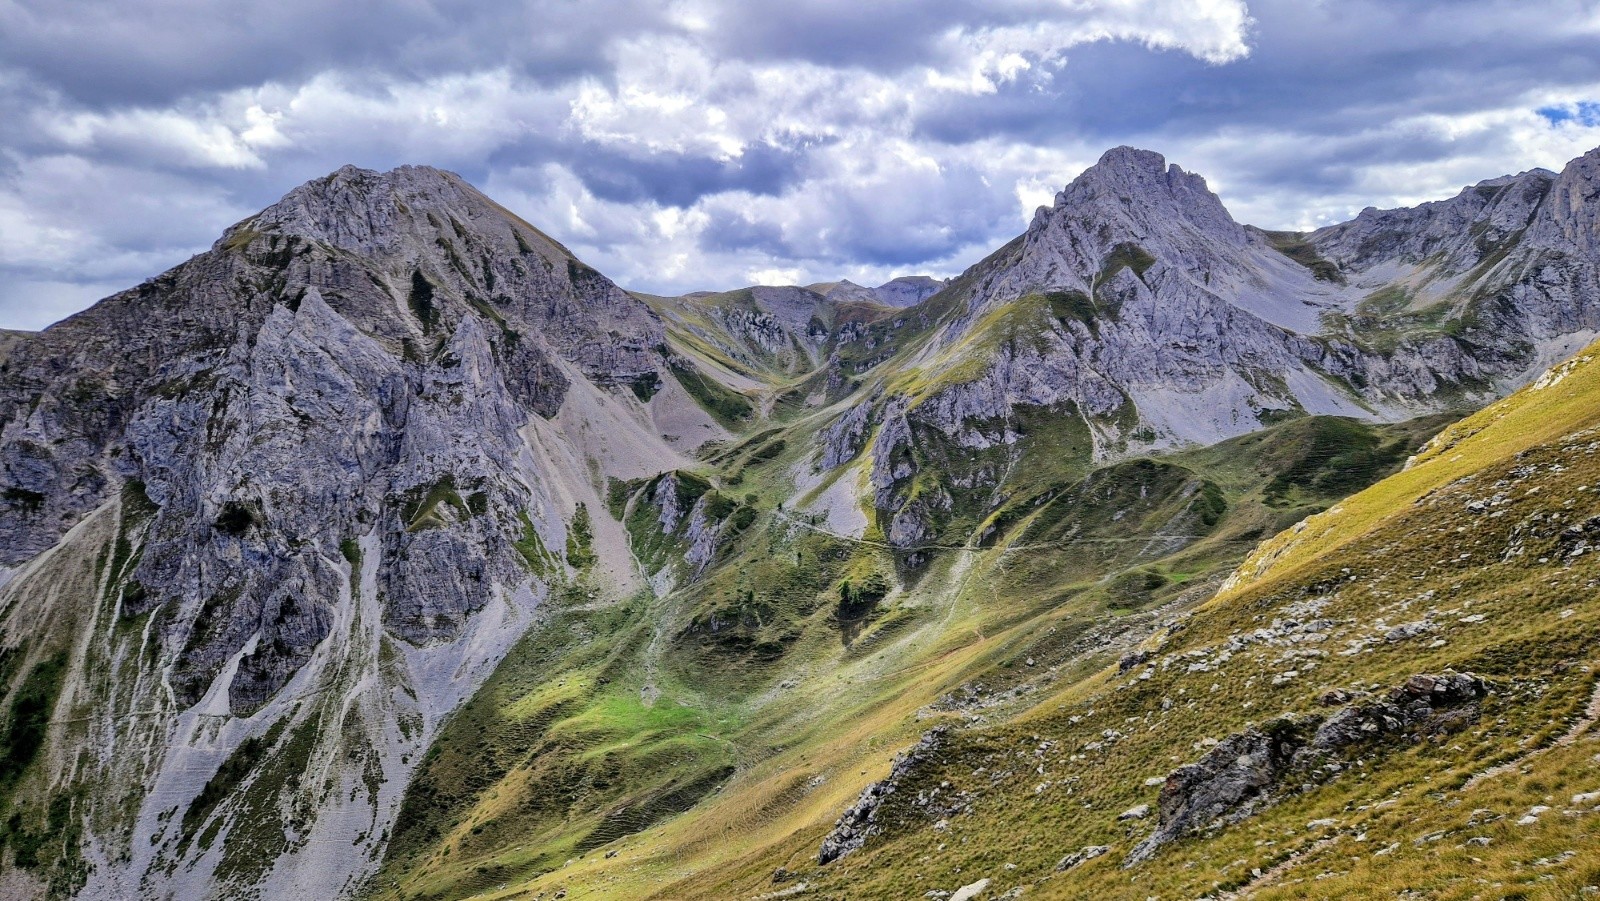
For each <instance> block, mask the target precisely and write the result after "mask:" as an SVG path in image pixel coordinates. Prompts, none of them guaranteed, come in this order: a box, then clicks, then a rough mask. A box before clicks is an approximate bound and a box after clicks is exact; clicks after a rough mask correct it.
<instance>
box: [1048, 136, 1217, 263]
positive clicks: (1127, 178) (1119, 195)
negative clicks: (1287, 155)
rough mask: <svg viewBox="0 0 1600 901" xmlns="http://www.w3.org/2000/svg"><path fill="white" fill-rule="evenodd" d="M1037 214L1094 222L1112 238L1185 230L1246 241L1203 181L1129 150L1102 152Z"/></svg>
mask: <svg viewBox="0 0 1600 901" xmlns="http://www.w3.org/2000/svg"><path fill="white" fill-rule="evenodd" d="M1042 215H1044V216H1045V217H1046V218H1048V219H1059V218H1061V217H1063V216H1068V217H1072V218H1074V219H1080V220H1090V219H1099V220H1101V221H1103V222H1105V223H1106V224H1107V225H1110V226H1111V230H1112V231H1113V232H1120V233H1121V234H1119V235H1116V236H1117V237H1125V238H1139V237H1144V236H1148V235H1153V234H1159V233H1161V232H1164V231H1169V230H1171V229H1172V228H1173V227H1175V226H1179V227H1181V226H1187V227H1190V228H1198V229H1201V230H1204V231H1206V232H1207V233H1210V234H1211V235H1212V236H1213V237H1221V236H1227V237H1231V238H1233V239H1234V240H1235V241H1236V242H1239V243H1242V242H1244V241H1245V240H1246V238H1245V233H1244V229H1243V228H1242V227H1240V226H1239V224H1238V223H1236V222H1234V221H1233V217H1232V216H1230V215H1229V214H1228V211H1227V210H1226V209H1225V208H1224V207H1223V206H1222V201H1221V200H1220V199H1219V198H1218V197H1217V195H1215V194H1213V193H1212V192H1211V189H1210V188H1209V187H1208V186H1207V185H1206V180H1205V179H1204V178H1201V177H1200V176H1199V175H1196V174H1194V173H1192V172H1187V171H1185V170H1184V169H1182V168H1181V167H1179V166H1178V165H1176V164H1173V165H1170V166H1169V165H1168V164H1167V161H1166V158H1165V157H1163V156H1162V155H1161V154H1159V153H1155V152H1153V151H1149V150H1140V149H1138V148H1135V147H1116V148H1113V149H1111V150H1108V151H1106V152H1105V153H1104V154H1103V155H1101V157H1100V160H1099V162H1097V163H1095V164H1094V165H1093V166H1090V167H1089V168H1088V169H1086V170H1084V172H1083V174H1081V175H1079V176H1078V177H1077V178H1075V179H1073V181H1072V183H1071V184H1069V185H1067V187H1066V188H1065V189H1064V190H1062V191H1061V193H1059V194H1057V195H1056V199H1055V205H1054V206H1053V207H1052V208H1051V209H1050V210H1049V211H1048V212H1047V213H1044V214H1042ZM1035 225H1036V226H1037V225H1038V220H1037V219H1036V220H1035ZM1118 226H1120V228H1118Z"/></svg>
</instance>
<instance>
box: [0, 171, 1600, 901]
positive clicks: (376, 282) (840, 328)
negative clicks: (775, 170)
mask: <svg viewBox="0 0 1600 901" xmlns="http://www.w3.org/2000/svg"><path fill="white" fill-rule="evenodd" d="M1597 336H1600V150H1596V151H1593V152H1591V153H1589V154H1587V155H1585V156H1583V157H1580V158H1578V159H1576V160H1573V161H1572V162H1571V163H1569V164H1568V165H1567V166H1566V167H1565V168H1564V169H1563V171H1562V172H1560V173H1554V172H1550V171H1547V170H1541V169H1535V170H1531V171H1529V172H1524V173H1522V174H1520V175H1516V176H1506V177H1503V178H1497V179H1492V180H1489V181H1485V182H1481V183H1479V184H1477V185H1474V186H1471V187H1468V188H1466V189H1464V190H1463V191H1461V192H1460V193H1459V194H1457V195H1456V196H1455V197H1452V198H1450V199H1448V200H1443V201H1438V202H1434V203H1428V204H1423V205H1422V206H1419V207H1416V208H1411V209H1400V210H1376V209H1367V210H1364V211H1363V212H1362V213H1361V214H1360V215H1359V216H1357V217H1356V218H1355V219H1354V220H1352V221H1350V222H1347V223H1343V224H1340V225H1334V226H1329V227H1326V228H1322V229H1319V230H1317V231H1314V232H1309V233H1288V232H1272V231H1264V230H1261V229H1257V228H1254V227H1252V226H1248V225H1242V224H1240V223H1238V222H1236V221H1235V220H1234V219H1233V218H1232V216H1231V215H1230V214H1229V213H1228V211H1227V210H1226V209H1225V208H1224V206H1223V205H1222V203H1221V202H1220V200H1219V199H1218V198H1217V196H1216V195H1215V194H1213V193H1212V192H1211V191H1210V190H1209V189H1208V188H1207V186H1206V183H1205V181H1204V180H1203V179H1202V178H1201V177H1199V176H1197V175H1194V174H1192V173H1189V172H1185V171H1184V170H1182V169H1181V168H1179V167H1177V166H1175V165H1171V166H1169V165H1168V164H1167V162H1166V161H1165V160H1164V159H1163V158H1162V157H1161V156H1160V155H1158V154H1155V153H1151V152H1149V151H1144V150H1136V149H1133V148H1127V147H1122V148H1116V149H1114V150H1111V151H1108V152H1107V153H1106V154H1105V155H1104V156H1103V157H1102V158H1101V159H1100V160H1099V162H1097V163H1096V164H1095V165H1094V166H1093V167H1091V168H1090V169H1088V170H1087V171H1085V172H1084V173H1083V174H1082V175H1080V176H1079V177H1078V178H1076V179H1075V180H1074V181H1073V182H1072V183H1071V184H1069V185H1068V186H1067V187H1066V188H1065V189H1064V190H1063V191H1062V192H1061V193H1060V194H1058V195H1057V196H1056V198H1055V200H1054V203H1053V204H1052V205H1051V206H1050V207H1047V208H1040V209H1039V211H1038V212H1037V214H1036V215H1035V216H1034V218H1033V220H1032V222H1031V223H1030V224H1029V226H1028V228H1027V230H1026V231H1025V232H1024V233H1023V234H1022V235H1020V236H1018V237H1017V238H1016V239H1014V240H1012V241H1011V242H1009V243H1007V244H1006V245H1005V246H1003V247H1001V248H999V249H998V250H996V251H995V252H994V253H992V254H991V255H989V256H988V257H987V258H985V259H983V260H982V261H980V262H978V263H976V264H975V265H973V266H972V267H971V268H969V269H968V270H967V271H966V272H964V273H963V274H962V275H960V276H959V277H957V278H954V279H951V280H949V281H940V280H936V279H931V278H926V277H908V278H899V279H895V280H893V281H891V282H889V283H888V284H886V285H882V286H879V287H876V288H866V287H863V286H859V285H855V284H852V283H850V282H847V281H840V282H833V283H823V284H815V285H810V286H805V287H800V286H754V287H748V288H743V289H739V290H735V291H728V292H721V293H715V292H700V293H695V294H689V295H685V296H681V297H660V296H652V295H647V294H642V293H638V292H630V291H626V290H624V289H623V288H621V287H619V286H618V285H616V284H615V283H613V282H612V281H611V280H609V279H608V278H607V277H606V276H604V275H603V274H601V273H600V272H598V271H596V270H595V269H593V268H592V267H590V266H588V265H586V264H585V263H583V262H582V261H580V260H578V259H577V258H576V257H575V256H574V255H573V254H572V253H571V252H570V251H568V250H567V249H566V248H565V247H563V246H562V245H561V244H560V243H558V242H557V241H556V240H554V239H553V238H551V237H550V236H548V235H546V234H545V233H543V232H541V231H540V230H539V229H537V228H536V227H534V226H533V225H530V224H528V223H526V222H524V221H522V220H521V219H519V218H518V217H517V216H516V215H514V214H513V213H511V212H509V211H508V210H506V209H505V208H503V207H501V206H500V205H498V204H496V203H495V202H494V201H493V200H491V199H489V198H488V197H486V196H484V195H483V194H482V193H480V192H478V191H477V190H476V189H474V188H473V187H472V186H470V185H469V184H467V183H466V182H465V181H464V180H462V179H461V178H460V177H459V176H456V175H454V174H451V173H448V172H443V171H440V170H437V169H431V168H427V167H402V168H399V169H396V170H393V171H391V172H387V173H377V172H372V171H367V170H362V169H357V168H354V167H345V168H343V169H340V170H338V171H337V172H334V173H332V174H331V175H329V176H327V177H325V178H322V179H318V180H315V181H312V182H309V183H307V184H305V185H302V186H300V187H299V188H296V189H295V190H293V191H291V192H290V193H289V194H288V195H286V196H285V197H284V198H283V199H282V200H281V201H279V202H278V203H277V204H275V205H273V206H272V207H270V208H268V209H266V210H264V211H262V212H261V213H259V214H256V215H255V216H252V217H250V218H248V219H246V220H244V221H242V222H240V223H238V224H236V225H234V226H232V227H231V228H229V229H228V230H227V231H226V232H225V233H224V234H223V235H222V237H221V238H220V239H219V240H218V241H217V243H216V244H215V245H213V246H212V248H211V249H210V250H209V251H207V252H205V253H202V254H200V255H198V256H196V257H194V258H193V259H191V260H189V261H188V262H186V263H183V264H181V265H180V266H178V267H176V268H174V269H172V270H170V271H168V272H166V273H163V274H161V275H159V276H157V277H155V278H153V279H151V280H149V281H147V282H145V283H144V284H142V285H139V286H137V287H135V288H132V289H130V290H127V291H124V292H122V293H119V294H116V295H113V296H112V297H109V298H106V299H105V300H103V301H101V302H100V303H99V304H97V305H95V306H94V307H92V308H91V309H89V310H86V311H84V312H82V313H79V314H77V315H75V316H73V317H70V318H69V319H67V320H64V321H63V322H61V323H58V324H56V325H54V326H52V327H50V328H48V329H46V330H44V331H42V332H38V333H20V332H3V333H0V691H3V693H0V715H3V717H4V719H3V726H0V744H3V746H4V748H3V750H4V754H3V755H0V760H3V762H0V841H3V843H4V844H3V851H0V895H4V896H6V897H18V898H32V897H78V898H95V899H101V898H104V899H114V898H128V897H144V898H174V899H176V898H185V899H187V898H209V897H216V898H224V897H225V898H252V897H253V898H262V899H276V898H318V899H321V898H335V897H352V898H354V897H372V898H437V899H447V898H465V897H528V898H554V897H566V898H607V897H610V898H640V897H658V898H698V897H705V898H729V897H741V898H742V897H765V898H777V897H803V898H851V899H855V898H877V897H882V898H902V897H922V896H928V897H940V898H952V899H959V901H968V899H978V898H984V899H987V898H1002V897H1004V898H1015V897H1021V896H1024V895H1026V896H1028V897H1033V896H1039V897H1084V896H1087V895H1091V894H1092V895H1095V896H1105V897H1127V898H1141V899H1143V898H1149V897H1159V898H1180V897H1181V898H1193V897H1215V898H1222V897H1242V896H1245V895H1259V896H1260V897H1264V898H1265V897H1336V896H1348V895H1349V894H1351V893H1352V892H1355V893H1359V892H1361V891H1366V890H1368V889H1370V888H1371V886H1375V885H1381V886H1394V887H1395V888H1394V892H1400V891H1410V892H1413V894H1411V895H1405V896H1406V897H1438V898H1446V897H1450V898H1455V897H1460V898H1468V897H1491V896H1492V897H1536V896H1549V897H1573V896H1575V895H1576V894H1577V893H1578V892H1580V891H1582V890H1584V889H1585V888H1586V887H1589V886H1595V885H1600V855H1597V854H1596V853H1595V852H1594V851H1593V850H1592V849H1593V848H1594V847H1596V845H1595V843H1594V841H1593V838H1594V835H1595V830H1596V828H1597V824H1600V815H1591V811H1593V810H1594V808H1595V807H1596V806H1600V795H1597V794H1593V793H1594V792H1597V791H1600V773H1596V772H1595V770H1594V764H1593V760H1594V759H1600V757H1596V753H1597V752H1600V748H1595V747H1594V746H1593V737H1592V735H1591V733H1590V732H1589V731H1588V729H1589V726H1590V725H1592V723H1593V722H1594V721H1595V720H1596V719H1597V718H1600V705H1597V704H1596V703H1594V702H1593V701H1592V700H1591V694H1590V693H1591V690H1592V689H1593V686H1594V679H1593V676H1592V673H1591V668H1592V667H1593V666H1595V665H1600V659H1596V657H1595V653H1594V650H1593V649H1594V648H1595V647H1597V646H1600V645H1597V644H1596V641H1595V638H1596V637H1597V636H1596V634H1595V631H1594V630H1596V629H1600V607H1595V606H1594V605H1593V603H1592V602H1591V600H1590V599H1591V598H1592V597H1593V594H1594V592H1593V588H1594V587H1595V580H1594V577H1593V571H1592V570H1591V569H1589V568H1588V564H1589V561H1590V559H1591V558H1590V557H1588V556H1587V554H1588V553H1589V551H1590V550H1591V549H1592V547H1593V546H1595V538H1594V535H1595V534H1596V533H1597V532H1600V525H1597V523H1600V509H1596V508H1597V507H1600V497H1597V496H1596V495H1597V491H1596V490H1595V489H1596V488H1600V481H1597V480H1600V474H1594V475H1591V474H1590V473H1589V470H1591V469H1594V468H1595V467H1596V466H1597V465H1600V464H1597V463H1596V462H1595V459H1594V456H1593V455H1594V449H1595V448H1596V447H1600V439H1597V438H1595V436H1594V433H1593V429H1594V428H1596V427H1597V426H1600V381H1597V380H1600V368H1596V367H1597V366H1600V364H1596V363H1595V362H1594V360H1595V357H1596V351H1595V350H1594V349H1592V348H1590V349H1586V348H1589V345H1590V344H1591V342H1593V341H1594V340H1595V338H1596V337H1597ZM1552 367H1554V368H1552ZM1463 417H1465V418H1463ZM1458 420H1459V421H1458ZM1452 423H1454V424H1452ZM1569 787H1570V788H1571V790H1570V791H1569V790H1568V789H1569ZM1568 795H1571V796H1574V797H1572V800H1571V801H1570V803H1568V802H1567V798H1566V796H1568ZM1578 796H1582V798H1583V799H1582V800H1580V797H1578ZM1536 808H1538V809H1537V811H1536V810H1535V809H1536ZM1558 808H1559V809H1558ZM1524 821H1526V822H1524ZM1308 823H1309V824H1310V825H1307V824H1308ZM1480 839H1484V841H1481V842H1480V841H1479V840H1480ZM1473 860H1476V861H1477V863H1473V862H1471V861H1473ZM1441 861H1442V862H1443V863H1442V864H1441ZM1484 861H1487V863H1485V862H1484ZM1545 877H1549V878H1545ZM1478 879H1481V880H1484V881H1483V882H1482V883H1481V884H1480V883H1478V882H1474V880H1478ZM1483 886H1488V887H1483ZM1513 886H1515V887H1514V888H1513ZM913 888H914V889H915V890H914V891H913ZM1385 891H1387V889H1386V890H1385ZM1595 891H1596V892H1600V888H1596V889H1595ZM1394 892H1388V893H1387V894H1386V895H1385V896H1388V895H1390V894H1394ZM1475 892H1476V893H1477V894H1474V893H1475ZM1486 892H1501V893H1500V894H1492V895H1491V894H1485V893H1486ZM1552 893H1553V894H1552Z"/></svg>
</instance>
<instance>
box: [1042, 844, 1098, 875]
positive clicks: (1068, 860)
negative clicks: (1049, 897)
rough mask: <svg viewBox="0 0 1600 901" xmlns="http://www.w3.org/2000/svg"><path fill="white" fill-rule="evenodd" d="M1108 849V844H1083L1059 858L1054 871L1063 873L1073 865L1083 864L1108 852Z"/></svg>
mask: <svg viewBox="0 0 1600 901" xmlns="http://www.w3.org/2000/svg"><path fill="white" fill-rule="evenodd" d="M1110 851H1111V846H1110V845H1085V846H1084V847H1082V848H1079V849H1078V850H1076V851H1074V852H1072V853H1071V854H1068V855H1067V856H1066V857H1063V858H1061V860H1060V862H1058V863H1057V864H1056V872H1057V873H1063V872H1066V871H1067V870H1071V869H1073V868H1075V867H1079V866H1082V865H1083V864H1086V863H1088V862H1089V861H1091V860H1094V859H1095V858H1096V857H1100V856H1102V855H1105V854H1108V853H1110Z"/></svg>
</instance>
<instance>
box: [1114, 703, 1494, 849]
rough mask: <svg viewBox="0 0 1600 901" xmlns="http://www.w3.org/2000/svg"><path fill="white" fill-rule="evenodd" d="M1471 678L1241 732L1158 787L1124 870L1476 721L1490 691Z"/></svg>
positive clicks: (1168, 777) (1176, 772)
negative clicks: (1358, 757) (1397, 746)
mask: <svg viewBox="0 0 1600 901" xmlns="http://www.w3.org/2000/svg"><path fill="white" fill-rule="evenodd" d="M1488 690H1489V689H1488V686H1487V685H1486V684H1485V683H1484V681H1483V680H1482V679H1480V678H1478V677H1477V676H1475V675H1472V674H1471V673H1450V672H1447V673H1443V674H1439V675H1432V674H1426V673H1422V674H1418V675H1415V676H1412V677H1411V678H1410V679H1407V680H1406V681H1405V683H1404V684H1402V685H1400V686H1399V687H1397V688H1395V689H1393V690H1391V691H1390V692H1388V693H1387V695H1385V696H1384V697H1382V698H1380V699H1375V700H1370V701H1364V702H1358V703H1352V704H1348V705H1346V706H1344V707H1341V708H1340V709H1339V710H1338V712H1336V713H1334V714H1333V715H1331V716H1329V717H1327V718H1326V719H1323V718H1321V717H1320V716H1314V715H1313V716H1285V717H1281V718H1279V719H1276V720H1272V721H1271V722H1268V723H1266V724H1264V725H1262V726H1260V727H1251V728H1249V729H1246V730H1244V731H1243V732H1236V733H1234V734H1233V735H1230V736H1228V737H1227V738H1224V739H1222V740H1221V741H1220V742H1218V743H1217V744H1216V745H1214V746H1213V747H1212V748H1211V750H1210V751H1208V752H1206V755H1205V756H1204V757H1202V758H1200V760H1198V761H1196V762H1195V763H1191V764H1186V765H1184V766H1181V767H1179V768H1178V769H1176V770H1173V771H1172V773H1171V774H1170V775H1169V776H1167V779H1166V782H1165V783H1164V784H1163V785H1162V787H1161V800H1160V812H1159V821H1158V825H1157V827H1156V830H1155V832H1153V833H1152V834H1151V835H1149V836H1148V837H1147V838H1145V839H1144V841H1142V842H1140V843H1139V844H1138V846H1136V847H1135V848H1134V849H1133V851H1132V852H1131V853H1129V855H1128V857H1127V859H1126V860H1125V861H1124V862H1123V865H1124V866H1133V865H1134V864H1137V863H1140V862H1141V861H1145V860H1148V859H1150V857H1152V856H1153V855H1154V854H1155V853H1156V852H1157V851H1159V850H1160V849H1161V847H1162V846H1164V845H1166V844H1168V843H1170V842H1172V841H1175V840H1176V839H1178V838H1180V837H1182V836H1184V835H1189V834H1193V833H1198V832H1202V831H1204V830H1206V829H1210V828H1214V827H1217V826H1223V825H1228V824H1231V823H1237V822H1239V821H1240V820H1243V819H1246V818H1248V817H1249V816H1251V815H1252V814H1254V813H1256V812H1258V811H1260V810H1261V809H1262V808H1264V807H1266V806H1268V805H1270V804H1272V803H1274V802H1276V801H1278V800H1279V799H1281V798H1283V797H1284V796H1286V795H1288V794H1292V793H1293V792H1296V791H1302V790H1306V789H1307V788H1308V787H1309V786H1313V785H1316V784H1319V783H1322V782H1326V781H1328V780H1330V779H1333V778H1335V777H1337V776H1338V775H1339V773H1340V772H1342V771H1343V769H1344V767H1345V761H1346V760H1347V759H1348V757H1349V756H1350V755H1352V754H1355V753H1359V752H1360V751H1362V750H1364V749H1367V748H1368V747H1370V746H1371V745H1374V744H1378V743H1381V742H1386V741H1395V740H1398V739H1402V738H1410V739H1413V740H1420V739H1422V738H1425V737H1430V736H1435V735H1440V734H1444V733H1449V732H1456V731H1459V730H1460V729H1462V728H1465V726H1466V725H1468V724H1469V723H1471V722H1472V721H1473V718H1474V717H1475V716H1476V713H1477V702H1478V701H1479V700H1481V699H1482V698H1483V697H1484V696H1485V695H1486V694H1487V693H1488Z"/></svg>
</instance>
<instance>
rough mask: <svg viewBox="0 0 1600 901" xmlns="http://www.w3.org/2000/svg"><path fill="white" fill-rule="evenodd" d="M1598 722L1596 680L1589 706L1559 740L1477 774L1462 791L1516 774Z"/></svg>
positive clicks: (1599, 684)
mask: <svg viewBox="0 0 1600 901" xmlns="http://www.w3.org/2000/svg"><path fill="white" fill-rule="evenodd" d="M1596 722H1600V679H1596V680H1595V684H1594V690H1593V691H1591V692H1589V704H1588V706H1586V707H1584V708H1583V715H1582V716H1579V717H1578V720H1577V722H1575V723H1573V724H1572V725H1571V726H1570V727H1569V728H1568V729H1567V731H1565V732H1563V733H1561V737H1560V738H1557V739H1556V740H1555V741H1553V742H1551V743H1550V744H1548V745H1545V746H1543V747H1540V748H1534V749H1533V750H1531V751H1529V752H1528V753H1526V754H1521V755H1518V756H1517V757H1516V758H1514V759H1512V760H1508V761H1506V762H1505V763H1502V764H1498V765H1496V766H1492V767H1490V768H1488V769H1486V770H1484V771H1483V772H1481V773H1475V774H1474V775H1473V776H1472V778H1470V779H1468V780H1467V781H1466V782H1465V783H1464V784H1463V785H1462V786H1461V790H1462V791H1470V790H1472V789H1473V788H1476V787H1477V786H1479V785H1482V784H1483V783H1485V782H1487V781H1489V780H1490V779H1493V778H1495V777H1497V776H1504V775H1505V774H1507V773H1511V772H1515V771H1516V770H1518V769H1519V768H1521V767H1522V765H1523V764H1525V763H1527V762H1528V761H1530V760H1532V759H1534V758H1535V757H1539V756H1542V755H1544V754H1548V753H1549V752H1551V751H1553V750H1555V749H1556V748H1562V747H1566V746H1567V745H1570V744H1572V743H1573V742H1574V741H1576V740H1577V738H1578V736H1580V735H1582V734H1583V733H1585V732H1587V731H1589V728H1590V727H1591V726H1593V725H1594V724H1595V723H1596Z"/></svg>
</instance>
